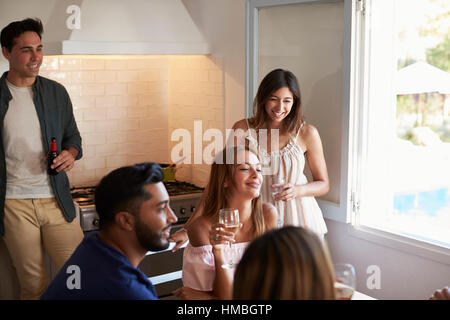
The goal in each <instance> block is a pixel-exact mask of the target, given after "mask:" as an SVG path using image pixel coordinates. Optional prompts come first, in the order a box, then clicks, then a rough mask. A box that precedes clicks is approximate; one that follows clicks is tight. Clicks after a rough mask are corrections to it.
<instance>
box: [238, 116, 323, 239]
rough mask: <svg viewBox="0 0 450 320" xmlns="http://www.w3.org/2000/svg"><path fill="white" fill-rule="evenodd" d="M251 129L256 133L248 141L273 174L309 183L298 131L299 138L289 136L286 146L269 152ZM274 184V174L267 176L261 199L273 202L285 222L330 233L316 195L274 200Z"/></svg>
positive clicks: (248, 137) (296, 182)
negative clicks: (272, 177) (305, 172)
mask: <svg viewBox="0 0 450 320" xmlns="http://www.w3.org/2000/svg"><path fill="white" fill-rule="evenodd" d="M246 122H247V129H250V126H249V123H248V120H247V119H246ZM302 126H303V124H302ZM300 128H301V127H300ZM252 131H253V133H254V132H255V131H254V130H247V133H246V139H247V140H248V141H249V144H250V146H252V147H253V148H254V149H255V150H257V151H258V153H259V156H260V161H261V162H262V163H265V164H269V163H270V164H271V165H272V168H273V170H274V172H273V174H274V175H277V176H279V177H281V178H282V179H283V180H284V183H291V184H293V185H300V184H306V183H308V180H307V178H306V176H305V174H304V173H303V170H304V168H305V156H304V154H303V151H302V149H301V148H300V146H299V145H298V144H297V136H298V133H297V136H296V137H292V136H291V137H290V139H289V142H288V144H287V145H286V146H285V147H284V148H282V149H281V150H274V151H271V152H270V154H269V153H268V152H267V150H265V149H263V148H260V146H259V144H258V140H257V138H256V137H255V136H253V135H252ZM299 132H300V130H299ZM271 184H272V179H271V176H270V175H266V176H264V179H263V184H262V186H261V195H262V200H263V201H265V202H269V203H272V204H273V205H274V206H275V207H276V208H277V210H278V211H279V214H281V216H282V220H283V225H285V226H286V225H294V226H301V227H304V228H306V229H310V230H312V231H314V232H315V233H317V235H319V236H321V237H323V235H324V234H325V233H327V231H328V230H327V226H326V224H325V221H324V219H323V216H322V211H321V210H320V208H319V205H318V204H317V201H316V199H315V198H314V197H296V198H295V199H293V200H289V201H275V200H274V199H273V197H272V190H271V189H272V188H271ZM276 202H278V203H276Z"/></svg>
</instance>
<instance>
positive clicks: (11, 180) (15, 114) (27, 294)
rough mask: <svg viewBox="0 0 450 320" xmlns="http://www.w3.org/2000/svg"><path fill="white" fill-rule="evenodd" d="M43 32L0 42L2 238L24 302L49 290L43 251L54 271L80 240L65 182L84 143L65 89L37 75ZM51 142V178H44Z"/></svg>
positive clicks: (26, 31) (24, 28)
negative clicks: (1, 63) (1, 69)
mask: <svg viewBox="0 0 450 320" xmlns="http://www.w3.org/2000/svg"><path fill="white" fill-rule="evenodd" d="M42 32H43V27H42V23H41V21H40V20H39V19H25V20H22V21H16V22H12V23H10V24H9V25H8V26H6V27H5V28H3V30H2V31H1V35H0V38H1V46H2V53H3V55H4V57H5V58H6V59H7V60H8V61H9V71H8V72H5V73H4V74H3V76H2V77H1V79H0V129H1V138H2V139H0V236H3V240H4V242H5V244H6V247H7V248H8V251H9V253H10V255H11V259H12V262H13V264H14V267H15V269H16V272H17V276H18V279H19V283H20V288H21V298H22V299H39V297H40V296H41V294H42V293H43V292H44V291H45V289H46V287H47V276H46V272H45V260H44V255H43V249H44V250H45V251H46V252H47V253H48V254H49V256H50V258H51V259H52V261H53V263H54V264H55V265H56V267H57V268H58V269H59V268H61V267H62V266H63V265H64V263H65V262H66V260H67V259H68V258H69V257H70V256H71V254H72V253H73V251H74V250H75V248H76V247H77V246H78V244H79V243H80V242H81V240H82V238H83V233H82V231H81V227H80V225H79V223H78V221H77V219H74V218H75V208H74V205H73V202H72V198H71V196H70V188H69V181H68V178H67V175H66V172H67V171H69V170H70V169H72V168H73V166H74V162H75V160H78V159H80V158H81V156H82V150H81V137H80V133H79V131H78V128H77V125H76V123H75V118H74V116H73V110H72V104H71V102H70V98H69V95H68V94H67V91H66V90H65V88H64V87H63V86H62V85H61V84H59V83H57V82H55V81H52V80H49V79H46V78H43V77H40V76H38V73H39V68H40V66H41V63H42V59H43V53H42V43H41V34H42ZM52 137H55V138H56V141H57V147H58V152H60V153H59V155H58V157H57V158H56V159H55V160H54V161H53V164H51V167H52V168H56V170H57V171H58V174H56V175H48V173H47V159H46V155H47V154H48V151H49V146H50V141H51V138H52Z"/></svg>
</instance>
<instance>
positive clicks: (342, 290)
mask: <svg viewBox="0 0 450 320" xmlns="http://www.w3.org/2000/svg"><path fill="white" fill-rule="evenodd" d="M333 267H334V276H335V277H336V282H335V283H334V289H335V292H336V299H338V300H350V299H351V298H352V296H353V293H354V292H355V288H356V273H355V268H354V267H353V266H352V265H351V264H349V263H336V264H334V265H333Z"/></svg>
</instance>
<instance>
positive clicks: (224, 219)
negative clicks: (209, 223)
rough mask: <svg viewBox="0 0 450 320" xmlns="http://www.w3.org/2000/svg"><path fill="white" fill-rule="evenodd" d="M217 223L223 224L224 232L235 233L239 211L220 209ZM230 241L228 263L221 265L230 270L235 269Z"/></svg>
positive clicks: (237, 226) (237, 227)
mask: <svg viewBox="0 0 450 320" xmlns="http://www.w3.org/2000/svg"><path fill="white" fill-rule="evenodd" d="M219 223H223V224H224V225H225V230H226V231H230V232H233V233H236V231H237V230H238V229H239V227H240V225H239V210H237V209H229V208H225V209H220V211H219ZM231 245H232V243H231V241H230V242H229V249H230V254H229V262H228V263H225V264H223V265H222V268H224V269H231V268H234V267H236V264H234V263H233V255H232V250H231Z"/></svg>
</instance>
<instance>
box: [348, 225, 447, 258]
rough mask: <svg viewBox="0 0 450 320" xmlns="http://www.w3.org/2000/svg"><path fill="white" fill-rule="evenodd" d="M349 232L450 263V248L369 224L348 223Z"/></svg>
mask: <svg viewBox="0 0 450 320" xmlns="http://www.w3.org/2000/svg"><path fill="white" fill-rule="evenodd" d="M347 234H348V235H350V236H352V237H356V238H360V239H363V240H367V241H370V242H373V243H376V244H379V245H382V246H386V247H389V248H392V249H395V250H399V251H402V252H406V253H409V254H413V255H416V256H419V257H421V258H425V259H429V260H433V261H436V262H439V263H443V264H446V265H450V248H448V247H444V246H439V245H436V244H432V243H429V242H425V241H420V240H416V239H413V238H409V237H406V236H403V235H399V234H395V233H391V232H387V231H382V230H380V229H375V228H370V227H367V226H361V225H359V226H353V225H351V224H348V225H347Z"/></svg>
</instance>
